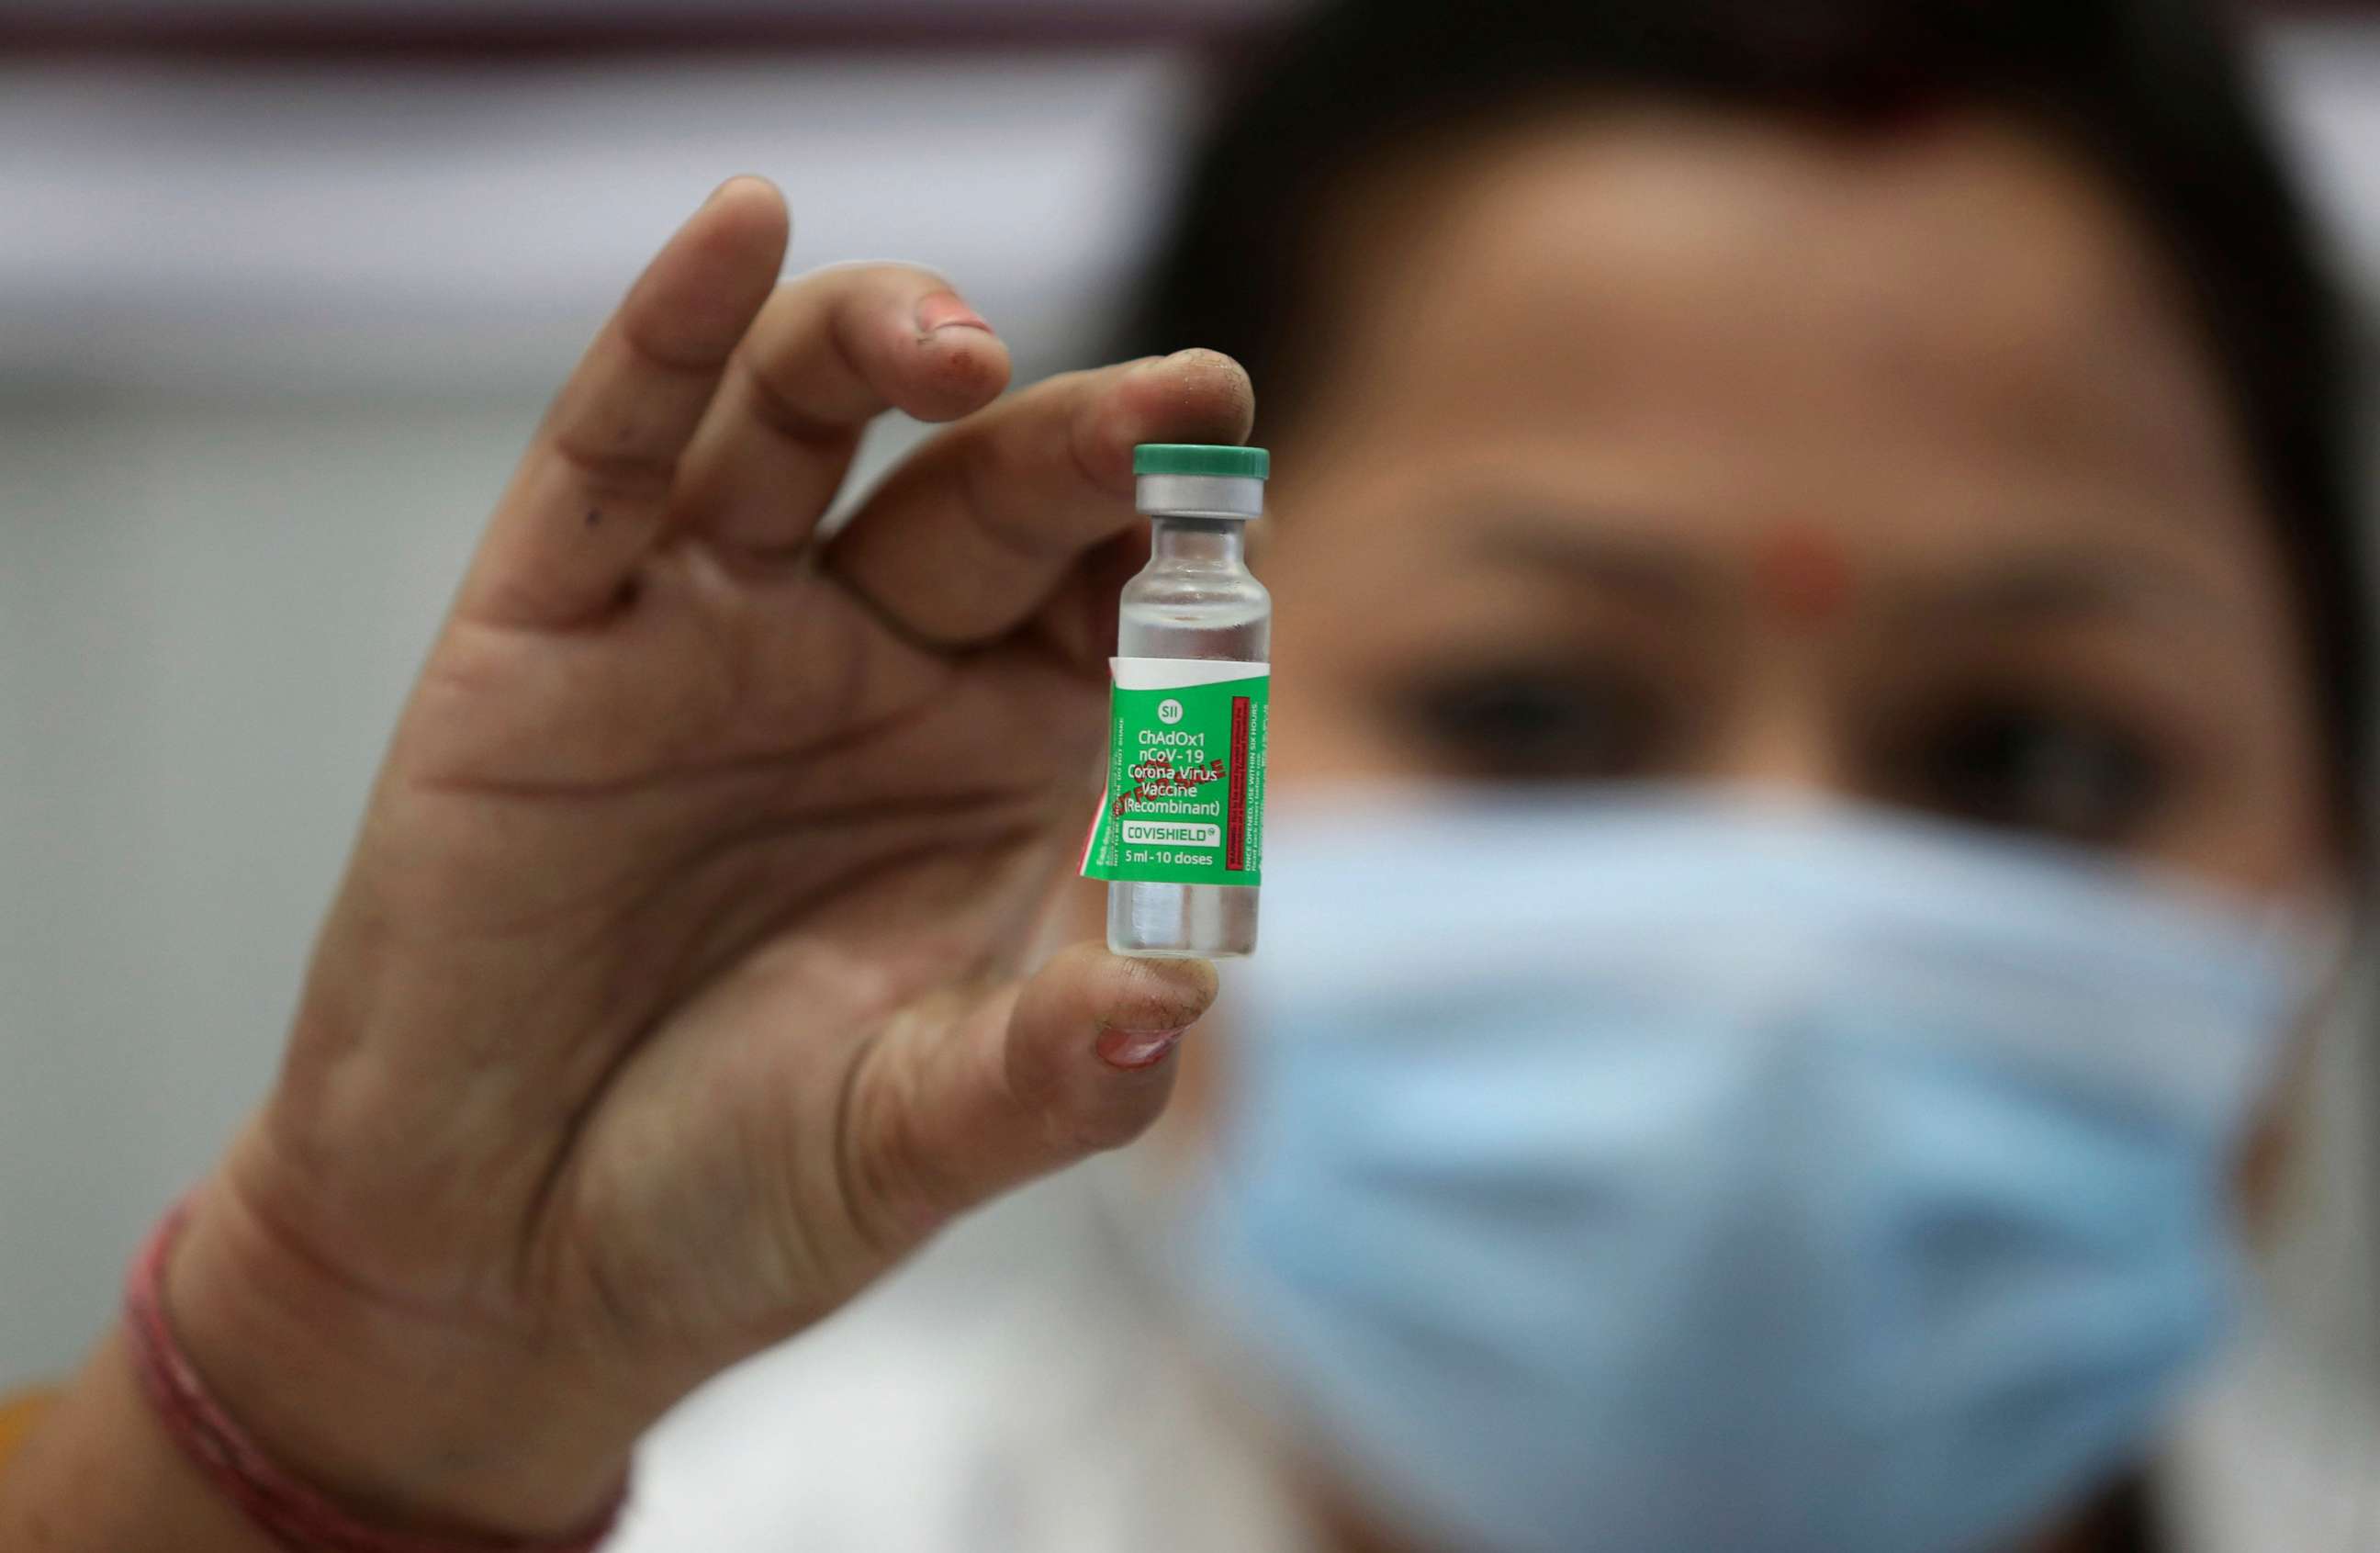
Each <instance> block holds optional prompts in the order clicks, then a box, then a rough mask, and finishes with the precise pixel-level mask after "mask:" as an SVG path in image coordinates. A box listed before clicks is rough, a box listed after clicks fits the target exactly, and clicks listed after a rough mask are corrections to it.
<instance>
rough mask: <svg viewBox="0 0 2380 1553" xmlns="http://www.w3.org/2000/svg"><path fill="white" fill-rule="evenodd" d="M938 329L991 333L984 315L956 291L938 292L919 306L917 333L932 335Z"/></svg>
mask: <svg viewBox="0 0 2380 1553" xmlns="http://www.w3.org/2000/svg"><path fill="white" fill-rule="evenodd" d="M938 329H980V330H982V331H983V332H984V333H985V334H990V333H991V325H990V324H989V323H986V322H984V321H983V315H982V314H980V313H978V312H977V311H976V310H975V309H973V308H970V307H968V306H967V305H966V304H965V302H963V301H961V300H960V299H959V294H958V293H957V292H955V291H937V292H935V293H934V294H933V295H932V296H931V297H927V298H926V299H925V300H924V301H922V302H920V303H918V304H917V333H919V334H933V333H934V332H935V331H936V330H938Z"/></svg>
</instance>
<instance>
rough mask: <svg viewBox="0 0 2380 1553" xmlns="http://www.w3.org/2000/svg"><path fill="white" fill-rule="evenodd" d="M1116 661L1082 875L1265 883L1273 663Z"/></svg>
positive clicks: (1159, 881)
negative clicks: (1100, 785) (1102, 774)
mask: <svg viewBox="0 0 2380 1553" xmlns="http://www.w3.org/2000/svg"><path fill="white" fill-rule="evenodd" d="M1113 667H1114V670H1115V688H1114V690H1113V692H1112V696H1113V702H1112V707H1113V714H1112V716H1111V719H1110V721H1109V736H1108V787H1107V795H1106V797H1105V798H1104V799H1103V800H1101V802H1100V804H1099V818H1098V819H1095V820H1094V821H1093V822H1092V824H1091V834H1090V839H1089V841H1088V842H1087V844H1086V845H1085V846H1084V848H1083V877H1084V878H1086V879H1104V880H1130V881H1132V882H1135V883H1140V884H1225V885H1231V884H1247V885H1253V884H1256V883H1258V882H1259V881H1260V880H1261V869H1260V865H1261V864H1262V863H1263V861H1264V784H1265V723H1266V722H1267V718H1266V708H1267V704H1268V702H1269V699H1270V696H1271V687H1272V679H1271V673H1272V671H1271V667H1270V665H1269V664H1264V663H1219V662H1206V661H1194V660H1189V659H1172V658H1118V659H1116V660H1114V661H1113Z"/></svg>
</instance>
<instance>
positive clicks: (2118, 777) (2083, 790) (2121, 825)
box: [1907, 697, 2174, 847]
mask: <svg viewBox="0 0 2380 1553" xmlns="http://www.w3.org/2000/svg"><path fill="white" fill-rule="evenodd" d="M1908 774H1909V781H1910V783H1911V785H1912V786H1913V788H1914V789H1915V790H1914V791H1913V792H1912V793H1910V794H1909V795H1907V796H1908V797H1909V798H1910V799H1912V800H1913V801H1914V802H1916V803H1917V804H1918V805H1919V806H1921V807H1925V808H1928V809H1932V810H1935V811H1937V812H1939V813H1942V814H1945V815H1948V816H1950V817H1952V818H1954V819H1965V820H1970V821H1973V822H1974V823H1977V824H1985V825H1995V826H2004V827H2008V828H2010V829H2014V830H2020V831H2034V832H2037V833H2039V834H2042V835H2045V836H2053V837H2058V838H2061V839H2065V840H2069V841H2077V842H2083V843H2088V844H2091V845H2095V846H2107V847H2120V846H2123V845H2125V844H2127V843H2131V842H2132V841H2134V840H2135V839H2136V838H2137V837H2138V836H2139V834H2140V832H2141V831H2143V830H2144V829H2145V828H2146V826H2147V825H2148V823H2149V822H2150V821H2151V820H2152V819H2154V818H2155V813H2156V810H2157V808H2158V807H2159V806H2160V805H2161V804H2163V803H2164V802H2165V801H2166V799H2167V798H2168V796H2169V795H2170V794H2171V791H2172V788H2173V785H2174V780H2173V777H2174V773H2173V772H2172V771H2171V770H2170V769H2169V767H2168V762H2167V760H2166V758H2165V757H2164V755H2163V754H2162V752H2161V751H2160V750H2159V749H2158V748H2157V747H2156V746H2155V745H2154V744H2153V743H2152V742H2151V741H2150V740H2147V739H2145V738H2143V737H2141V736H2139V735H2137V734H2134V733H2133V732H2131V730H2130V729H2129V728H2127V727H2125V726H2123V725H2122V724H2120V723H2119V722H2116V721H2115V720H2113V719H2110V718H2107V717H2105V716H2100V715H2095V714H2092V713H2089V712H2084V711H2079V710H2068V709H2063V708H2058V707H2054V706H2050V705H2046V704H2037V703H2034V702H2031V701H2028V700H2027V699H2025V698H2016V697H2011V698H1999V699H1990V700H1983V701H1977V702H1973V703H1971V704H1969V705H1966V706H1964V707H1961V708H1960V709H1958V710H1955V711H1954V712H1952V713H1951V714H1949V715H1948V716H1945V717H1942V718H1939V719H1937V720H1935V721H1934V722H1931V723H1930V724H1929V725H1927V726H1926V728H1925V731H1924V733H1923V734H1921V735H1920V737H1919V738H1918V740H1917V742H1916V744H1915V746H1914V747H1913V749H1912V750H1911V752H1910V759H1909V761H1908Z"/></svg>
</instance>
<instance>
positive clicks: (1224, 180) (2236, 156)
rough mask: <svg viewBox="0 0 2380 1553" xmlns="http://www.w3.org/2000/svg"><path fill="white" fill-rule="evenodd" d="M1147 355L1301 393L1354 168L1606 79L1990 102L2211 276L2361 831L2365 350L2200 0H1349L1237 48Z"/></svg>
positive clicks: (1724, 98)
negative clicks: (1204, 349) (1223, 360)
mask: <svg viewBox="0 0 2380 1553" xmlns="http://www.w3.org/2000/svg"><path fill="white" fill-rule="evenodd" d="M1231 74H1232V76H1233V78H1234V79H1237V80H1239V81H1240V82H1241V83H1242V89H1241V90H1240V91H1237V92H1235V93H1234V94H1233V95H1232V96H1231V97H1229V98H1228V99H1227V100H1226V103H1225V104H1224V106H1223V109H1222V111H1221V113H1220V116H1219V117H1218V119H1217V121H1216V123H1215V126H1214V127H1213V128H1212V130H1211V132H1210V134H1209V136H1208V140H1206V142H1205V144H1204V147H1203V149H1202V151H1201V152H1199V154H1198V156H1197V158H1196V162H1195V164H1193V167H1192V171H1191V176H1190V178H1189V183H1188V187H1187V189H1186V195H1185V198H1184V201H1183V203H1182V205H1181V206H1180V208H1179V210H1178V212H1177V213H1176V218H1175V224H1174V227H1173V229H1172V234H1171V236H1170V237H1168V238H1167V239H1166V240H1165V241H1164V243H1163V244H1162V246H1161V248H1160V251H1159V254H1158V257H1157V260H1156V262H1155V263H1154V265H1153V267H1152V268H1151V270H1150V272H1149V273H1148V275H1147V280H1146V283H1145V285H1144V288H1143V291H1142V293H1141V294H1140V296H1139V297H1138V299H1137V302H1136V305H1135V308H1134V309H1133V311H1132V312H1131V314H1130V315H1129V318H1128V322H1127V324H1126V328H1125V337H1124V339H1123V341H1122V342H1121V344H1122V347H1123V348H1122V350H1121V352H1120V354H1122V355H1125V356H1139V355H1145V354H1152V353H1157V352H1162V351H1169V350H1172V349H1176V348H1179V347H1181V346H1190V345H1199V346H1213V347H1215V348H1217V349H1220V350H1225V351H1229V352H1231V353H1232V354H1233V355H1234V356H1236V357H1237V358H1239V359H1240V360H1241V361H1242V362H1243V363H1244V364H1245V366H1246V367H1247V368H1248V370H1249V371H1250V373H1251V374H1252V375H1253V376H1254V377H1255V379H1256V382H1257V385H1258V388H1259V391H1260V393H1261V394H1264V395H1267V396H1269V397H1270V398H1271V400H1272V401H1273V402H1274V403H1275V404H1276V405H1279V404H1288V405H1291V406H1294V405H1295V404H1296V402H1297V399H1298V395H1299V394H1300V393H1301V391H1302V390H1304V389H1305V387H1306V382H1305V377H1304V375H1303V374H1302V372H1301V370H1300V363H1301V360H1302V359H1304V358H1306V357H1309V356H1311V355H1313V354H1318V338H1317V334H1316V330H1317V328H1318V318H1317V313H1318V309H1316V308H1315V307H1313V306H1312V305H1311V304H1310V300H1309V297H1307V295H1306V292H1307V288H1308V287H1307V281H1308V277H1307V274H1306V272H1307V270H1308V269H1309V268H1310V266H1311V261H1312V256H1313V253H1314V250H1315V249H1317V248H1318V244H1319V241H1320V238H1321V237H1322V235H1323V234H1322V231H1321V230H1320V229H1322V228H1326V227H1327V226H1328V225H1329V224H1330V221H1331V220H1332V216H1333V212H1332V209H1331V200H1330V191H1331V190H1332V189H1333V188H1337V187H1340V186H1341V185H1342V184H1343V183H1344V181H1345V180H1346V179H1347V178H1349V177H1350V176H1352V175H1354V174H1356V173H1359V172H1364V171H1368V170H1370V169H1372V168H1374V167H1377V166H1378V165H1380V164H1383V163H1385V162H1388V161H1390V160H1392V159H1393V158H1394V157H1395V156H1396V155H1397V154H1399V153H1401V152H1410V150H1411V149H1412V148H1415V147H1416V146H1417V145H1419V144H1420V143H1422V142H1423V141H1424V140H1425V139H1426V138H1428V139H1435V138H1442V137H1444V136H1446V135H1448V134H1450V133H1454V132H1459V131H1461V130H1463V129H1464V128H1466V127H1471V126H1473V125H1478V124H1486V123H1491V122H1493V121H1495V120H1496V119H1498V118H1500V117H1501V116H1502V115H1507V114H1509V113H1511V112H1512V109H1513V108H1514V107H1515V106H1516V105H1518V104H1522V103H1530V102H1533V101H1541V100H1544V99H1547V98H1559V97H1560V96H1562V95H1565V94H1568V95H1578V94H1584V93H1593V92H1597V91H1604V92H1611V93H1618V94H1625V95H1632V96H1638V97H1644V96H1655V97H1669V98H1679V99H1688V100H1694V101H1701V102H1707V103H1712V104H1714V105H1721V106H1729V107H1735V108H1746V109H1751V110H1755V111H1760V112H1773V113H1776V114H1778V115H1789V116H1792V117H1797V118H1803V119H1809V120H1813V121H1816V122H1823V123H1826V124H1828V125H1833V126H1840V127H1844V128H1847V129H1852V130H1855V131H1856V130H1873V131H1884V130H1888V129H1889V128H1891V127H1893V126H1895V125H1897V124H1900V123H1903V122H1906V121H1907V120H1908V119H1910V118H1911V117H1912V116H1913V115H1922V114H1925V113H1928V112H1932V111H1934V110H1937V109H1940V108H1946V107H1949V108H1956V107H1970V106H1972V107H1981V108H1985V109H1989V110H1996V111H2000V112H2004V113H2007V114H2009V115H2013V116H2016V117H2018V118H2020V119H2022V121H2024V122H2026V123H2029V124H2031V125H2033V126H2035V127H2038V128H2040V129H2042V130H2044V131H2046V133H2048V134H2050V135H2051V136H2052V137H2053V138H2055V139H2056V140H2058V143H2060V144H2062V145H2064V146H2066V147H2067V148H2069V149H2070V152H2072V153H2074V154H2075V155H2076V156H2078V157H2079V158H2080V159H2081V160H2082V161H2083V163H2084V164H2087V165H2089V166H2090V167H2092V168H2093V169H2095V171H2096V172H2097V174H2098V175H2099V176H2101V177H2102V178H2103V180H2104V181H2105V183H2106V185H2107V188H2108V189H2109V192H2110V193H2111V194H2113V195H2115V196H2116V197H2118V198H2120V199H2122V200H2125V201H2126V202H2127V203H2128V205H2129V206H2130V208H2131V210H2132V211H2133V212H2135V214H2136V216H2137V218H2138V219H2139V220H2140V221H2141V222H2142V223H2143V226H2144V228H2145V229H2146V230H2147V231H2148V232H2149V233H2150V234H2151V235H2152V236H2153V237H2154V238H2155V240H2156V241H2157V242H2158V243H2160V244H2161V245H2162V247H2163V249H2164V250H2165V252H2166V254H2167V256H2168V261H2170V263H2171V265H2172V267H2173V269H2174V271H2175V273H2177V274H2178V275H2179V276H2180V280H2181V281H2182V283H2183V284H2184V285H2186V286H2187V288H2188V295H2189V299H2190V301H2191V302H2192V305H2193V307H2194V309H2195V313H2196V318H2197V322H2198V324H2199V326H2200V329H2201V331H2202V334H2203V335H2204V340H2205V343H2206V345H2207V347H2208V349H2209V351H2210V353H2211V355H2212V357H2213V358H2214V359H2215V361H2216V364H2217V366H2218V368H2219V369H2220V372H2221V375H2222V378H2223V379H2224V381H2225V382H2226V383H2227V385H2228V390H2229V394H2230V399H2231V404H2232V407H2233V409H2234V411H2235V412H2236V414H2237V416H2238V419H2239V423H2240V426H2241V428H2242V429H2243V431H2244V432H2245V434H2246V443H2247V446H2248V448H2249V450H2250V453H2251V455H2252V456H2253V460H2254V462H2255V466H2256V470H2257V473H2258V475H2259V477H2260V479H2261V481H2262V485H2263V489H2264V491H2265V493H2266V497H2267V500H2268V502H2269V504H2270V505H2271V507H2272V510H2273V513H2274V516H2275V521H2276V522H2277V525H2278V537H2279V540H2280V541H2281V546H2282V549H2283V551H2284V552H2285V559H2286V562H2287V564H2288V565H2289V574H2290V578H2291V581H2292V583H2293V585H2294V587H2295V588H2296V592H2297V597H2298V600H2299V601H2300V606H2301V613H2302V615H2303V618H2304V625H2305V630H2306V633H2307V645H2308V649H2309V651H2310V655H2311V659H2312V662H2313V671H2314V673H2315V675H2316V677H2317V681H2318V690H2319V693H2320V695H2321V697H2322V705H2323V711H2324V716H2325V725H2326V726H2325V731H2326V733H2327V734H2328V735H2329V739H2330V743H2331V749H2332V753H2333V758H2334V767H2335V772H2336V775H2337V778H2338V796H2339V800H2340V806H2339V807H2340V809H2341V812H2342V815H2343V817H2344V819H2345V822H2346V824H2347V826H2348V828H2349V830H2350V833H2351V835H2353V836H2354V837H2355V838H2356V839H2357V840H2359V841H2360V839H2361V837H2362V830H2363V827H2362V807H2363V805H2364V802H2365V796H2364V795H2365V787H2366V778H2367V776H2368V774H2369V766H2368V761H2369V758H2370V749H2369V745H2368V734H2367V710H2368V709H2367V706H2366V702H2365V689H2366V676H2367V672H2368V667H2367V656H2366V649H2367V645H2368V643H2367V637H2368V634H2369V630H2370V624H2371V623H2370V620H2369V613H2370V612H2369V609H2368V606H2367V603H2366V599H2365V588H2366V584H2367V578H2366V575H2365V573H2364V571H2363V569H2362V563H2361V559H2360V555H2359V552H2360V548H2361V547H2360V543H2359V538H2358V532H2357V530H2358V528H2359V521H2358V517H2357V485H2358V471H2357V469H2356V467H2355V463H2354V456H2355V455H2354V454H2353V451H2352V450H2353V447H2354V445H2355V443H2354V436H2353V419H2354V416H2355V413H2356V395H2355V384H2354V382H2353V379H2354V375H2355V373H2354V359H2355V346H2354V342H2353V338H2352V331H2351V328H2350V321H2349V318H2348V316H2347V313H2346V310H2345V309H2344V307H2343V305H2342V303H2341V302H2340V300H2339V298H2338V294H2337V292H2336V291H2335V290H2334V288H2333V286H2332V285H2331V284H2330V282H2329V280H2328V277H2327V276H2326V275H2325V273H2324V266H2323V264H2322V262H2321V261H2320V260H2319V258H2318V257H2317V252H2316V246H2315V243H2314V240H2313V236H2312V232H2311V228H2310V224H2309V222H2308V220H2307V217H2306V213H2305V212H2304V211H2303V209H2302V208H2301V204H2300V201H2299V199H2298V196H2297V194H2296V192H2295V190H2294V189H2293V188H2292V187H2291V184H2290V181H2289V177H2288V176H2287V175H2286V174H2285V173H2284V171H2283V169H2282V166H2281V162H2280V158H2279V156H2278V154H2277V151H2276V149H2275V139H2274V136H2273V134H2272V132H2271V130H2270V129H2269V127H2267V125H2266V124H2265V121H2264V119H2263V116H2262V112H2261V106H2260V104H2259V103H2258V102H2257V100H2256V97H2255V94H2254V92H2253V91H2252V90H2251V88H2250V86H2249V84H2248V82H2247V80H2246V79H2245V65H2244V61H2243V53H2242V50H2241V48H2240V44H2239V40H2238V39H2237V38H2236V37H2235V36H2234V35H2233V32H2232V30H2231V28H2230V26H2229V25H2228V23H2227V18H2224V17H2223V16H2221V15H2219V14H2217V13H2216V12H2215V11H2213V10H2211V9H2210V8H2209V7H2208V6H2207V5H2205V4H2201V3H2198V0H1473V3H1470V4H1464V5H1449V4H1445V3H1443V0H1431V3H1415V0H1336V3H1333V4H1330V5H1326V6H1322V7H1321V8H1319V9H1318V10H1315V11H1312V12H1310V13H1307V14H1305V15H1304V16H1303V17H1302V18H1300V19H1298V20H1297V21H1296V22H1294V23H1293V24H1292V25H1291V27H1290V28H1289V30H1287V31H1285V32H1284V33H1282V34H1281V35H1279V36H1278V37H1277V38H1275V39H1273V40H1271V41H1270V43H1269V47H1268V48H1267V49H1266V50H1265V51H1264V52H1263V53H1262V54H1261V55H1259V57H1257V59H1256V60H1255V61H1254V62H1253V63H1251V64H1249V65H1247V66H1246V67H1244V68H1236V67H1235V68H1234V69H1233V71H1232V72H1231Z"/></svg>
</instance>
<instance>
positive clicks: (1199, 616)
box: [1108, 525, 1272, 960]
mask: <svg viewBox="0 0 2380 1553" xmlns="http://www.w3.org/2000/svg"><path fill="white" fill-rule="evenodd" d="M1233 527H1234V528H1236V527H1237V526H1236V525H1234V526H1233ZM1234 538H1236V536H1234ZM1116 645H1117V650H1118V652H1119V653H1121V654H1122V655H1123V657H1126V658H1200V659H1224V660H1231V661H1239V662H1249V663H1261V662H1265V661H1268V660H1269V657H1270V655H1271V651H1272V601H1271V599H1270V598H1269V596H1267V594H1266V593H1265V590H1264V587H1263V585H1262V584H1260V583H1258V582H1257V580H1256V579H1255V578H1254V577H1252V576H1248V574H1247V573H1246V572H1245V571H1244V570H1240V569H1239V568H1238V567H1237V566H1234V567H1233V569H1232V573H1231V575H1230V576H1229V577H1228V578H1224V577H1215V578H1213V579H1212V580H1211V582H1208V581H1205V580H1204V579H1201V578H1200V577H1199V576H1197V574H1196V572H1195V571H1193V572H1190V573H1187V574H1183V573H1171V574H1159V575H1156V576H1151V575H1148V574H1144V575H1143V576H1139V577H1136V578H1135V579H1134V581H1133V583H1132V584H1131V586H1129V587H1127V588H1125V589H1124V593H1123V605H1122V610H1121V613H1120V615H1119V629H1118V632H1117V644H1116ZM1108 947H1109V948H1110V949H1111V950H1113V951H1114V952H1116V953H1118V954H1134V955H1139V956H1142V957H1144V958H1149V959H1179V960H1186V959H1229V958H1233V957H1234V956H1238V955H1243V954H1248V953H1252V952H1255V950H1256V947H1257V887H1256V886H1253V885H1223V884H1140V883H1134V882H1130V881H1127V880H1117V881H1116V882H1113V883H1111V884H1110V885H1109V886H1108Z"/></svg>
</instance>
